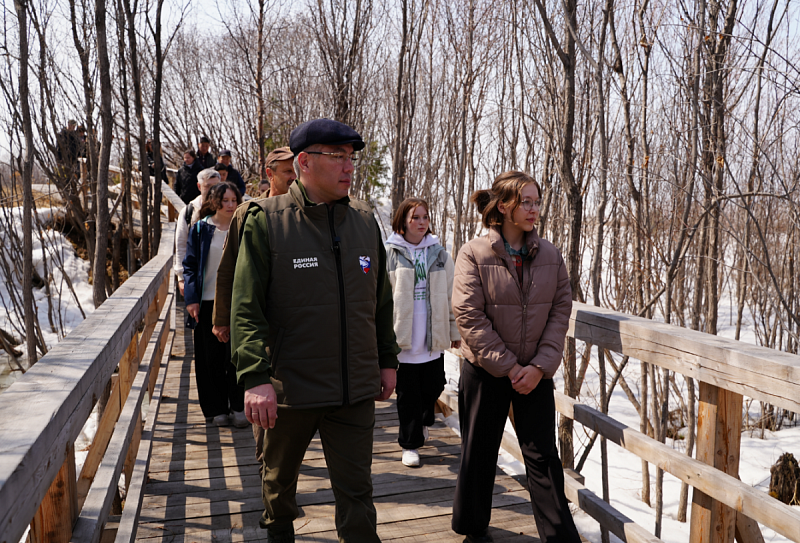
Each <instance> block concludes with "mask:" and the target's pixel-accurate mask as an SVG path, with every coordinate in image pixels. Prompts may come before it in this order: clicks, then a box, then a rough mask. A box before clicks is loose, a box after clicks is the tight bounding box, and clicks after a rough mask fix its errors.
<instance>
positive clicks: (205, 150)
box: [197, 136, 217, 170]
mask: <svg viewBox="0 0 800 543" xmlns="http://www.w3.org/2000/svg"><path fill="white" fill-rule="evenodd" d="M210 149H211V140H209V139H208V138H207V137H206V136H203V137H202V138H200V143H199V144H198V145H197V160H198V162H200V169H201V170H205V169H206V168H213V167H214V164H216V163H217V161H216V159H215V158H214V155H213V154H211V151H210Z"/></svg>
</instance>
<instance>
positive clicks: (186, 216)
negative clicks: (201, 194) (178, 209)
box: [183, 203, 194, 226]
mask: <svg viewBox="0 0 800 543" xmlns="http://www.w3.org/2000/svg"><path fill="white" fill-rule="evenodd" d="M192 215H194V206H193V205H192V204H191V203H188V204H186V212H185V214H184V216H183V218H184V219H185V220H186V226H189V225H190V224H192Z"/></svg>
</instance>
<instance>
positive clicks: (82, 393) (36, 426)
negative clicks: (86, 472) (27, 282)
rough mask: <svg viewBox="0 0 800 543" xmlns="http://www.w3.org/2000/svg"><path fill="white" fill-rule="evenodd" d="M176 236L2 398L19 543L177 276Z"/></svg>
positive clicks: (4, 458) (0, 513) (1, 503)
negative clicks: (157, 300) (154, 305)
mask: <svg viewBox="0 0 800 543" xmlns="http://www.w3.org/2000/svg"><path fill="white" fill-rule="evenodd" d="M172 236H173V233H172V232H169V231H165V232H164V235H163V238H162V245H161V247H162V251H161V252H160V253H159V254H158V255H157V256H156V257H155V258H153V259H152V260H151V261H150V262H148V263H147V264H145V265H144V266H143V267H142V268H141V269H140V270H139V271H138V272H137V273H136V274H135V275H133V276H132V277H131V278H130V279H129V280H128V281H126V282H125V283H124V284H123V285H122V286H120V288H119V289H118V290H117V291H116V292H115V293H114V294H113V295H112V296H111V297H109V299H108V300H106V302H104V303H103V304H102V305H101V306H100V307H98V308H97V309H96V310H95V311H94V312H93V313H92V314H91V315H89V316H88V317H87V319H86V320H84V321H83V322H82V323H81V324H79V325H78V326H77V327H76V328H75V329H74V330H73V331H72V333H71V334H70V335H69V336H68V337H66V338H65V339H64V340H62V341H61V342H59V343H58V344H56V345H54V346H53V348H52V349H51V350H50V352H48V354H47V355H46V356H44V357H43V358H42V359H41V360H40V361H39V362H38V363H37V364H36V365H35V366H34V367H33V368H31V369H30V370H28V372H27V373H26V374H25V375H24V376H22V377H21V378H20V379H19V380H17V381H16V382H15V383H14V384H13V385H12V386H11V387H9V388H8V389H7V390H6V391H5V392H3V394H2V395H0V526H3V534H2V540H3V541H13V542H14V543H16V541H18V540H19V538H20V537H21V536H22V533H23V532H24V531H25V529H26V527H27V525H28V523H29V522H30V520H31V519H32V518H33V516H34V514H35V512H36V509H37V508H38V505H39V503H40V502H41V500H42V499H43V497H44V495H45V493H46V492H47V489H48V488H49V486H50V484H51V483H52V481H53V480H54V479H55V477H56V474H57V473H58V470H59V469H60V467H61V465H62V464H63V463H64V459H65V458H66V451H67V445H68V444H70V443H73V442H74V441H75V439H76V438H77V436H78V434H79V433H80V431H81V429H82V428H83V426H84V424H85V422H86V419H87V418H88V416H89V414H90V412H91V410H92V406H93V405H94V402H95V400H96V398H97V397H99V396H100V394H101V393H102V391H103V389H104V388H105V386H106V383H107V382H108V380H109V378H110V377H111V373H112V372H113V369H114V367H115V365H116V363H117V362H118V361H119V359H120V358H121V356H122V353H123V352H124V350H125V349H126V348H127V346H128V344H129V343H130V340H131V338H132V337H133V334H134V332H135V326H136V323H138V322H139V321H140V320H141V318H142V316H143V315H144V313H145V311H146V309H147V307H148V306H149V304H150V302H151V301H152V299H153V298H154V297H155V296H156V293H157V291H158V288H159V286H160V284H161V282H162V281H163V278H164V277H165V276H166V275H168V274H169V273H170V269H171V262H172Z"/></svg>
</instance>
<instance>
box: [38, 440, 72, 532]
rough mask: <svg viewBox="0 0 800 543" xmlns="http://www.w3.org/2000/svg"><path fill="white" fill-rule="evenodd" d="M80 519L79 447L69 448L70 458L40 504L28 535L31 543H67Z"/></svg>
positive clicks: (68, 454) (68, 456) (67, 457)
mask: <svg viewBox="0 0 800 543" xmlns="http://www.w3.org/2000/svg"><path fill="white" fill-rule="evenodd" d="M76 518H78V493H77V487H76V485H75V446H74V445H69V446H67V453H66V459H65V460H64V464H63V465H62V466H61V469H60V470H59V471H58V475H56V478H55V480H54V481H53V484H51V485H50V489H49V490H48V491H47V494H46V495H45V498H44V500H42V503H41V504H40V505H39V509H38V511H36V516H34V517H33V522H32V523H31V531H30V534H29V535H28V541H29V542H30V543H67V542H68V541H69V540H70V537H72V524H73V522H75V519H76Z"/></svg>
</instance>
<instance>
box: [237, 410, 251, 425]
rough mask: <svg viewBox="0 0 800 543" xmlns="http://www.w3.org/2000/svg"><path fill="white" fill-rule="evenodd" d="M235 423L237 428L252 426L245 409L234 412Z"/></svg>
mask: <svg viewBox="0 0 800 543" xmlns="http://www.w3.org/2000/svg"><path fill="white" fill-rule="evenodd" d="M233 425H234V426H236V427H237V428H247V427H248V426H250V423H249V422H248V421H247V417H246V416H245V414H244V411H234V412H233Z"/></svg>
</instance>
